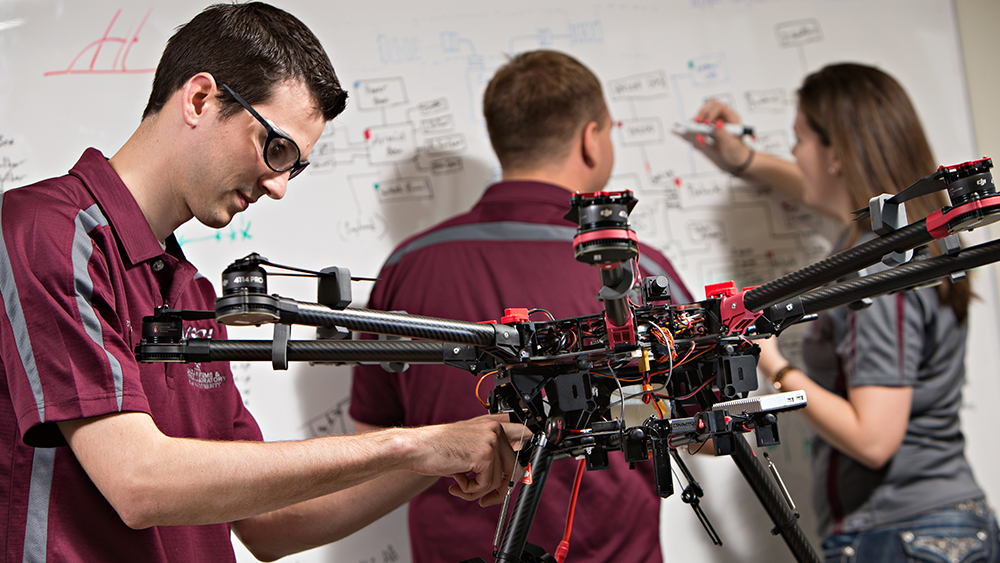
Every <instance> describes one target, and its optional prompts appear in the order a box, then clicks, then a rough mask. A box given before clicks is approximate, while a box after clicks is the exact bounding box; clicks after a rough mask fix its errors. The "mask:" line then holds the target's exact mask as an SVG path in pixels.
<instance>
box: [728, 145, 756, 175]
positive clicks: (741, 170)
mask: <svg viewBox="0 0 1000 563" xmlns="http://www.w3.org/2000/svg"><path fill="white" fill-rule="evenodd" d="M755 154H757V151H755V150H753V147H750V154H748V155H747V159H746V160H744V161H743V164H740V165H739V166H737V167H736V168H733V169H732V170H730V171H729V173H730V174H732V175H733V176H739V175H740V174H742V173H744V172H746V170H747V168H750V163H751V162H753V157H754V155H755Z"/></svg>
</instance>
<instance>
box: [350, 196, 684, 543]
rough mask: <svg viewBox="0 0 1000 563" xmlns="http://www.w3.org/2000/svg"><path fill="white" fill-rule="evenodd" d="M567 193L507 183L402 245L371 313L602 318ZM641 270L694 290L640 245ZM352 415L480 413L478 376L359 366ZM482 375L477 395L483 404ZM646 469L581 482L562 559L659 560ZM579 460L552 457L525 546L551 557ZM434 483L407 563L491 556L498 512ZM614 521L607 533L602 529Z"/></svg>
mask: <svg viewBox="0 0 1000 563" xmlns="http://www.w3.org/2000/svg"><path fill="white" fill-rule="evenodd" d="M569 202H570V193H569V192H568V191H566V190H564V189H562V188H560V187H558V186H554V185H551V184H543V183H538V182H503V183H500V184H496V185H494V186H491V187H490V188H489V189H487V191H486V193H485V194H484V195H483V197H482V199H481V200H480V201H479V202H478V203H477V204H476V206H475V207H474V208H473V209H472V210H471V211H469V212H468V213H465V214H463V215H459V216H457V217H454V218H452V219H449V220H447V221H445V222H443V223H441V224H439V225H437V226H436V227H433V228H431V229H430V230H428V231H426V232H423V233H420V234H418V235H416V236H414V237H412V238H410V239H408V240H406V241H404V242H403V243H402V244H401V245H400V246H399V247H398V248H397V249H396V250H395V251H394V252H393V254H392V255H391V256H390V257H389V259H388V260H387V261H386V264H385V265H384V266H383V268H382V271H381V272H380V273H379V281H378V283H376V284H375V287H374V289H373V291H372V295H371V300H370V302H369V307H371V308H373V309H383V310H403V311H407V312H409V313H411V314H417V315H429V316H435V317H444V318H451V319H460V320H469V321H482V320H499V319H500V317H502V316H503V312H504V309H505V308H510V307H527V308H529V309H530V308H536V307H537V308H542V309H546V310H547V311H549V312H550V313H551V314H552V315H554V316H555V317H556V318H566V317H573V316H578V315H588V314H594V313H598V312H600V311H602V304H601V302H599V301H597V299H596V295H597V292H598V291H599V290H600V288H601V283H600V278H599V273H598V270H597V269H596V268H594V267H593V266H590V265H587V264H583V263H581V262H578V261H577V260H576V259H575V258H574V257H573V245H572V238H573V235H574V234H575V232H576V226H575V225H574V224H572V223H570V222H569V221H566V220H565V219H563V216H564V215H566V212H567V211H569V208H570V203H569ZM640 252H641V258H640V269H641V270H642V275H653V274H661V273H662V274H666V275H668V276H670V278H671V281H672V289H673V291H674V294H675V295H676V299H677V300H679V302H689V301H690V300H691V299H690V295H689V294H688V292H687V290H686V289H685V288H684V285H683V284H682V283H681V281H680V279H679V277H678V276H677V275H676V273H675V272H674V269H673V268H672V267H671V265H670V264H669V262H668V261H667V259H666V258H665V257H663V255H662V254H660V253H659V252H657V251H655V250H653V249H652V248H650V247H649V246H646V245H643V244H640ZM354 373H355V375H354V381H353V387H352V393H351V410H350V413H351V416H352V417H354V419H355V420H360V421H363V422H366V423H369V424H374V425H379V426H397V425H403V426H419V425H426V424H438V423H446V422H453V421H457V420H464V419H468V418H473V417H476V416H479V415H482V414H485V413H486V409H485V408H484V407H483V406H482V405H481V404H480V403H479V401H478V400H477V399H476V383H477V380H478V378H476V377H474V376H472V375H470V374H469V373H467V372H465V371H461V370H459V369H456V368H450V367H445V366H433V365H411V366H410V367H409V369H408V370H407V371H405V372H403V373H399V374H390V373H386V372H385V371H382V369H381V368H380V367H378V366H361V367H358V368H355V372H354ZM491 388H492V381H490V380H489V378H487V381H484V382H483V385H482V388H481V389H480V390H479V393H480V395H481V396H483V397H486V396H487V395H488V393H489V390H490V389H491ZM650 465H651V464H649V463H641V464H638V465H637V469H636V470H634V471H630V470H629V468H628V464H627V463H625V462H624V460H623V459H621V454H620V453H617V452H616V453H613V454H612V460H611V467H610V468H609V469H607V470H603V471H590V472H587V473H586V474H585V475H584V476H583V481H582V483H581V487H580V495H579V499H580V500H579V503H578V507H577V510H576V513H575V516H574V520H573V535H572V538H571V540H570V550H569V559H570V560H571V561H575V562H577V563H604V562H607V561H628V562H630V563H642V562H659V561H661V555H660V547H659V532H660V526H659V521H660V520H659V510H660V508H659V507H660V503H659V498H658V497H657V496H656V494H655V492H654V486H653V475H652V471H651V469H652V468H651V467H650ZM575 470H576V463H575V462H574V460H571V459H562V460H557V461H555V462H554V463H553V465H552V470H551V473H550V474H549V478H548V481H547V482H546V485H545V489H544V491H543V494H542V500H541V503H540V506H539V508H538V513H537V515H536V516H535V520H534V523H533V525H532V528H531V533H530V536H529V541H531V542H532V543H535V544H537V545H539V546H541V547H543V548H545V550H546V551H548V552H549V553H554V552H555V549H556V546H557V545H558V543H559V541H560V540H561V539H562V536H563V527H564V525H565V518H566V509H567V506H568V503H569V498H570V490H571V488H572V484H573V476H574V472H575ZM449 482H450V480H448V479H441V480H439V481H438V482H437V483H436V484H435V485H433V486H432V487H431V488H430V489H429V490H428V491H426V492H425V493H423V494H421V495H419V496H417V497H416V498H415V499H413V500H412V501H411V502H410V507H409V511H410V517H409V526H410V542H411V546H412V552H413V560H414V563H432V562H440V561H462V560H465V559H469V558H472V557H476V556H480V557H489V555H490V553H491V551H492V545H491V544H492V540H493V533H494V531H495V529H496V523H497V518H498V514H499V508H497V507H493V508H488V509H484V508H480V507H479V506H478V505H477V504H476V503H469V502H466V501H464V500H461V499H458V498H455V497H453V496H451V495H450V494H449V493H448V490H447V489H448V485H449ZM609 525H610V526H611V527H610V528H609Z"/></svg>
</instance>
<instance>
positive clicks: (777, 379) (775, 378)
mask: <svg viewBox="0 0 1000 563" xmlns="http://www.w3.org/2000/svg"><path fill="white" fill-rule="evenodd" d="M793 369H798V368H796V367H795V366H793V365H792V364H787V365H785V367H783V368H781V369H779V370H778V371H776V372H774V375H772V376H771V385H773V386H774V388H775V389H778V390H781V380H782V379H784V378H785V376H786V375H788V372H790V371H792V370H793Z"/></svg>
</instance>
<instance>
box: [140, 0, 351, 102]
mask: <svg viewBox="0 0 1000 563" xmlns="http://www.w3.org/2000/svg"><path fill="white" fill-rule="evenodd" d="M199 72H208V73H210V74H211V75H212V76H214V77H215V80H216V81H217V82H220V83H223V84H226V85H227V86H229V87H230V88H232V89H233V90H234V91H236V92H238V93H239V94H240V96H242V97H243V99H244V100H246V102H247V103H249V104H251V105H253V104H259V103H266V102H267V101H268V100H269V99H270V97H271V95H272V94H273V92H274V88H275V87H276V86H277V85H279V84H282V83H284V82H286V81H288V80H299V81H301V82H302V83H303V84H304V85H305V86H306V88H307V89H308V90H309V93H310V94H311V95H312V97H313V101H314V102H315V103H316V104H317V108H318V109H319V110H320V111H321V112H322V113H323V117H324V118H325V119H326V120H327V121H329V120H331V119H333V118H334V117H336V116H337V115H339V114H340V112H342V111H344V107H345V106H346V104H347V93H346V92H345V91H344V90H343V89H342V88H341V87H340V81H339V80H338V79H337V74H336V73H335V72H334V70H333V65H332V64H330V58H329V57H328V56H327V54H326V51H324V50H323V46H322V45H320V43H319V39H317V38H316V36H315V35H314V34H313V32H312V31H310V30H309V28H308V27H306V25H305V24H303V23H302V22H301V21H299V20H298V19H297V18H296V17H295V16H293V15H291V14H289V13H288V12H285V11H284V10H280V9H278V8H275V7H274V6H271V5H269V4H264V3H261V2H250V3H246V4H215V5H213V6H209V7H208V8H206V9H205V10H204V11H202V12H201V13H200V14H198V15H197V16H195V17H194V19H192V20H191V21H190V22H188V23H186V24H184V25H182V26H181V27H179V28H178V29H177V31H176V32H175V33H174V35H173V36H172V37H171V38H170V40H169V41H168V42H167V46H166V48H165V49H164V51H163V55H162V56H161V57H160V63H159V64H158V65H157V66H156V74H155V75H154V77H153V91H152V93H150V96H149V103H148V104H147V105H146V109H145V110H143V112H142V117H143V119H145V118H146V117H147V116H149V115H152V114H155V113H157V112H159V111H160V110H161V109H163V107H164V104H166V102H167V100H168V99H170V97H171V96H172V95H173V94H174V92H176V91H177V90H178V89H180V88H181V87H182V86H183V85H184V83H185V82H187V80H188V79H189V78H191V77H192V76H194V75H195V74H198V73H199ZM219 99H220V100H221V101H222V103H223V109H222V113H221V115H222V117H223V118H227V117H230V116H232V115H234V114H236V113H237V112H239V111H242V110H241V106H240V105H239V103H238V102H236V100H235V99H233V98H232V97H231V96H229V95H228V94H227V93H225V91H224V90H223V91H222V92H221V93H220V95H219Z"/></svg>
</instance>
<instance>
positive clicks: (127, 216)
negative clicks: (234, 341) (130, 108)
mask: <svg viewBox="0 0 1000 563" xmlns="http://www.w3.org/2000/svg"><path fill="white" fill-rule="evenodd" d="M0 237H2V240H0V299H2V301H3V311H2V313H0V359H2V362H3V371H4V375H5V377H4V378H3V379H0V433H2V440H3V444H5V447H4V449H3V453H2V454H0V486H3V487H4V489H5V491H4V494H3V495H0V525H2V526H3V531H4V533H3V534H2V536H0V542H3V544H2V546H0V552H2V553H3V556H4V560H5V561H22V560H25V561H27V560H32V561H44V560H48V561H60V562H81V563H83V562H87V563H92V562H95V561H143V562H161V561H162V562H166V561H177V562H191V561H206V562H209V561H210V562H216V561H234V560H235V557H234V554H233V549H232V540H231V539H230V534H229V525H228V524H218V525H213V526H171V527H153V528H148V529H145V530H132V529H130V528H128V527H127V526H125V524H124V523H123V522H122V520H121V519H120V518H119V517H118V514H117V513H116V512H115V511H114V509H113V508H112V507H111V505H110V504H108V502H107V501H106V500H105V499H104V497H103V496H102V495H101V493H100V492H99V491H98V490H97V488H96V487H95V486H94V485H93V483H92V482H91V481H90V479H89V478H88V477H87V475H86V473H85V472H84V471H83V469H82V468H81V467H80V465H79V462H78V461H77V459H76V458H75V457H74V456H73V453H72V451H71V450H70V449H69V448H68V447H67V446H66V445H65V440H64V439H63V436H62V434H61V433H60V432H59V429H58V427H57V425H56V422H59V421H65V420H74V419H80V418H87V417H94V416H100V415H105V414H111V413H118V412H143V413H148V414H149V415H151V416H152V418H153V420H154V421H155V422H156V425H157V427H158V428H159V429H160V430H161V431H162V432H163V433H164V434H166V435H168V436H176V437H191V438H204V439H213V440H260V439H261V435H260V430H259V429H258V427H257V424H256V423H255V422H254V420H253V418H252V417H251V416H250V414H249V413H248V412H247V411H246V409H245V408H244V406H243V402H242V400H241V399H240V396H239V392H238V391H237V389H236V387H235V386H234V384H233V378H232V373H231V372H230V370H229V366H228V364H226V363H206V364H140V363H138V362H137V361H136V359H135V356H134V355H133V350H134V348H135V345H136V344H138V342H139V340H140V338H141V327H142V317H143V316H146V315H150V314H151V313H152V312H153V309H154V308H155V307H157V306H160V305H165V304H169V305H170V306H171V307H174V308H182V309H202V310H204V309H213V308H214V300H215V292H214V289H213V288H212V285H211V283H210V282H209V281H208V280H207V279H205V278H203V277H202V276H200V275H199V274H198V272H197V270H196V269H195V267H194V266H193V265H191V264H190V263H189V262H188V261H187V260H185V259H184V255H183V253H182V252H181V250H180V247H179V246H178V245H177V242H176V241H175V240H174V238H173V237H170V239H168V241H167V248H166V250H164V249H163V248H162V247H161V246H160V244H159V243H158V242H157V240H156V238H155V237H154V236H153V233H152V231H151V230H150V227H149V224H148V223H147V222H146V220H145V218H144V216H143V214H142V212H141V211H140V210H139V206H138V205H137V204H136V201H135V199H134V198H133V197H132V195H131V193H130V192H129V191H128V189H127V188H126V187H125V184H123V183H122V181H121V179H120V178H119V177H118V175H117V174H116V173H115V171H114V170H113V169H112V168H111V166H110V165H109V164H108V161H107V159H105V158H104V156H103V155H101V153H100V152H98V151H97V150H94V149H88V150H87V151H86V152H85V153H84V154H83V156H82V157H81V158H80V161H79V162H77V164H76V165H75V166H74V167H73V169H72V170H71V171H70V173H69V174H68V175H66V176H62V177H59V178H54V179H50V180H45V181H42V182H39V183H37V184H34V185H31V186H26V187H23V188H18V189H14V190H10V191H7V192H5V193H4V194H2V196H0ZM185 334H186V336H191V337H194V336H200V337H212V338H225V329H224V327H222V326H221V325H217V324H216V323H215V322H214V321H198V322H190V323H186V325H185Z"/></svg>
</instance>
